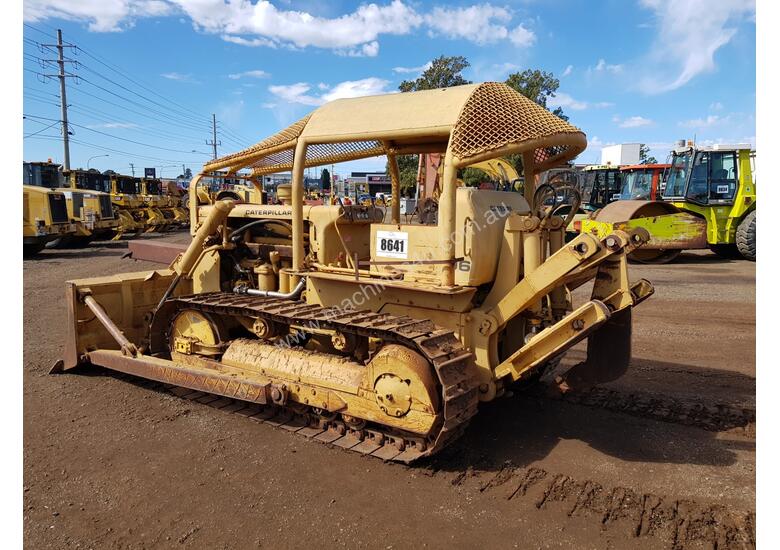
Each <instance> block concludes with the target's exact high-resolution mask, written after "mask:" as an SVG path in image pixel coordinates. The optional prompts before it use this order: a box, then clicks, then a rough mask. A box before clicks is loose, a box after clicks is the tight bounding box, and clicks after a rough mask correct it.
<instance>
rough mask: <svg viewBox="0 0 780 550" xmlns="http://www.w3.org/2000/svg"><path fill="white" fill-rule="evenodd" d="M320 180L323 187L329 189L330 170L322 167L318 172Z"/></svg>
mask: <svg viewBox="0 0 780 550" xmlns="http://www.w3.org/2000/svg"><path fill="white" fill-rule="evenodd" d="M320 181H321V182H322V188H323V189H330V170H328V169H327V168H323V169H322V172H321V173H320Z"/></svg>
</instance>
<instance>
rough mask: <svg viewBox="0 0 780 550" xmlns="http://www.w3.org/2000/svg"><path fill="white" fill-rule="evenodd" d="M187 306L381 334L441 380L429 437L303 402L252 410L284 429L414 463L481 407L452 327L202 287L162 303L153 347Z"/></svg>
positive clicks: (194, 382)
mask: <svg viewBox="0 0 780 550" xmlns="http://www.w3.org/2000/svg"><path fill="white" fill-rule="evenodd" d="M184 310H196V311H201V312H204V313H208V314H210V315H211V316H212V317H214V316H219V317H222V318H225V317H231V316H233V317H239V316H243V317H250V318H262V319H265V320H267V321H272V322H274V323H278V324H282V325H287V326H288V327H289V326H291V325H295V326H298V327H309V328H317V329H325V330H338V331H340V332H342V333H345V334H346V333H350V334H354V335H357V336H361V337H371V338H379V339H382V341H383V342H384V343H385V344H387V343H395V344H400V345H403V346H407V347H409V348H411V349H413V350H415V351H417V352H419V353H420V354H422V356H423V357H424V358H425V359H426V360H427V361H428V363H429V364H430V366H431V367H432V368H433V371H434V372H435V373H436V376H437V378H438V384H439V386H440V395H441V405H440V408H439V411H438V412H439V414H440V416H441V418H440V420H439V421H438V422H437V424H436V426H437V427H435V428H434V429H433V430H432V433H430V434H429V435H428V436H427V437H426V438H425V440H423V439H422V438H421V437H420V436H419V435H418V434H412V433H409V432H403V431H401V430H398V429H396V428H392V427H389V426H384V425H381V424H377V423H375V422H371V423H368V424H367V425H366V426H365V427H360V428H359V429H354V427H351V426H350V425H349V424H347V423H346V422H344V420H343V419H342V418H341V417H340V416H339V415H332V416H331V417H327V416H323V415H321V414H317V413H315V412H314V409H313V407H310V406H308V405H304V404H302V403H293V404H292V406H290V405H282V406H280V405H271V404H264V405H262V409H261V410H260V411H259V412H258V413H257V414H256V415H255V416H256V417H257V418H259V419H264V420H266V422H268V423H271V424H278V422H276V421H274V420H272V419H279V418H282V419H283V422H281V423H282V424H284V426H283V427H284V428H285V429H288V430H290V431H299V432H300V433H302V434H303V435H306V436H309V437H313V438H314V439H316V440H318V441H321V442H324V443H330V444H333V445H335V446H338V447H342V448H345V449H349V450H352V451H355V452H359V453H362V454H369V455H372V456H375V457H378V458H381V459H383V460H393V461H400V462H405V463H409V462H411V461H413V460H416V459H418V458H421V457H424V456H429V455H432V454H434V453H436V452H438V451H440V450H441V449H442V448H444V447H445V446H446V445H448V444H449V443H451V442H452V441H454V440H455V439H457V438H458V437H459V436H460V435H461V434H462V433H463V432H464V430H465V428H466V426H467V425H468V422H469V420H470V419H471V417H472V416H474V415H475V414H476V412H477V404H478V396H477V393H478V384H477V381H476V378H475V377H473V376H472V375H471V367H470V363H471V362H472V361H473V355H472V353H471V352H470V351H468V350H467V349H465V348H464V347H463V346H462V345H461V343H460V341H459V340H458V338H457V337H456V336H455V335H454V334H453V332H452V331H450V330H447V329H443V328H441V327H439V326H436V325H435V324H434V323H433V322H431V321H428V320H419V319H413V318H411V317H407V316H395V315H389V314H385V313H374V312H371V311H367V310H364V311H350V312H345V311H344V310H341V309H338V308H333V307H322V306H317V305H310V304H306V303H303V302H300V301H291V300H282V299H276V298H264V297H257V296H247V295H237V294H233V293H224V292H216V293H205V294H197V295H190V296H180V297H176V298H170V299H168V300H167V301H166V302H165V304H164V306H163V307H162V308H161V309H160V311H158V313H157V315H156V316H155V319H154V321H153V323H152V326H151V331H150V335H151V338H152V341H151V347H152V350H155V349H157V350H162V349H163V348H165V349H170V343H169V342H168V338H169V336H168V327H169V326H170V322H171V320H172V319H173V318H174V317H175V316H176V315H177V314H178V313H179V312H181V311H184ZM169 370H170V371H171V372H170V376H168V377H166V378H167V379H165V380H160V381H162V382H167V383H170V384H175V385H178V386H184V387H187V388H191V389H194V390H200V391H204V392H209V393H215V394H219V395H223V396H225V397H233V398H237V399H241V400H247V397H248V396H247V395H246V394H245V393H244V392H243V391H242V390H237V386H236V387H234V388H230V387H229V384H215V383H214V382H213V381H211V380H209V379H206V378H202V379H197V377H191V376H187V377H186V378H185V377H178V376H176V374H175V372H174V371H175V370H176V369H169Z"/></svg>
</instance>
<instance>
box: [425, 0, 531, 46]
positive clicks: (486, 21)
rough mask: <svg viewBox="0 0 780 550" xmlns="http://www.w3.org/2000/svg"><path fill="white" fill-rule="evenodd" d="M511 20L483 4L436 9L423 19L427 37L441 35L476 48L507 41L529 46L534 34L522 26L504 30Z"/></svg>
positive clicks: (503, 11)
mask: <svg viewBox="0 0 780 550" xmlns="http://www.w3.org/2000/svg"><path fill="white" fill-rule="evenodd" d="M511 20H512V12H511V11H510V10H509V9H508V8H504V7H499V6H493V5H491V4H487V3H486V4H478V5H473V6H468V7H458V8H453V7H441V6H437V7H434V8H433V9H432V10H431V11H430V13H428V14H427V15H425V16H424V22H425V24H426V25H427V26H428V33H429V34H430V35H431V36H437V35H442V36H445V37H447V38H452V39H461V40H468V41H470V42H474V43H475V44H479V45H485V44H494V43H496V42H498V41H500V40H507V39H508V40H509V41H510V42H512V43H513V44H514V45H515V46H519V47H527V46H530V45H531V44H533V43H534V42H535V41H536V35H535V34H534V32H533V31H531V30H528V29H526V28H525V27H524V26H523V25H522V24H520V25H517V26H516V27H515V28H514V29H512V30H510V29H508V28H507V24H508V23H509V22H510V21H511Z"/></svg>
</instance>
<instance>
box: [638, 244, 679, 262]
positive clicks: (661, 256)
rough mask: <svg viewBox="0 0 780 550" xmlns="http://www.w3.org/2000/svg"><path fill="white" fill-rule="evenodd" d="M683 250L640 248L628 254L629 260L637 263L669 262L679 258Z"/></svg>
mask: <svg viewBox="0 0 780 550" xmlns="http://www.w3.org/2000/svg"><path fill="white" fill-rule="evenodd" d="M681 252H682V250H676V249H675V250H656V249H653V248H647V249H644V248H639V249H637V250H634V251H633V252H632V253H630V254H629V255H628V261H629V262H631V263H635V264H668V263H670V262H673V261H674V260H676V259H677V257H678V256H679V255H680V253H681Z"/></svg>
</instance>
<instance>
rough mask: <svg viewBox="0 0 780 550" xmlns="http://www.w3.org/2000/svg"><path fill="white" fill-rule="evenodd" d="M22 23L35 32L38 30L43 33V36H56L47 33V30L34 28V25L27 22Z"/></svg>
mask: <svg viewBox="0 0 780 550" xmlns="http://www.w3.org/2000/svg"><path fill="white" fill-rule="evenodd" d="M23 25H24V26H25V27H27V28H28V29H32V30H34V31H35V32H39V33H41V34H43V35H45V36H48V37H49V38H57V37H56V36H54V35H53V34H49V33H48V32H45V31H42V30H41V29H36V28H35V27H33V26H32V25H28V24H27V23H23Z"/></svg>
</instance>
